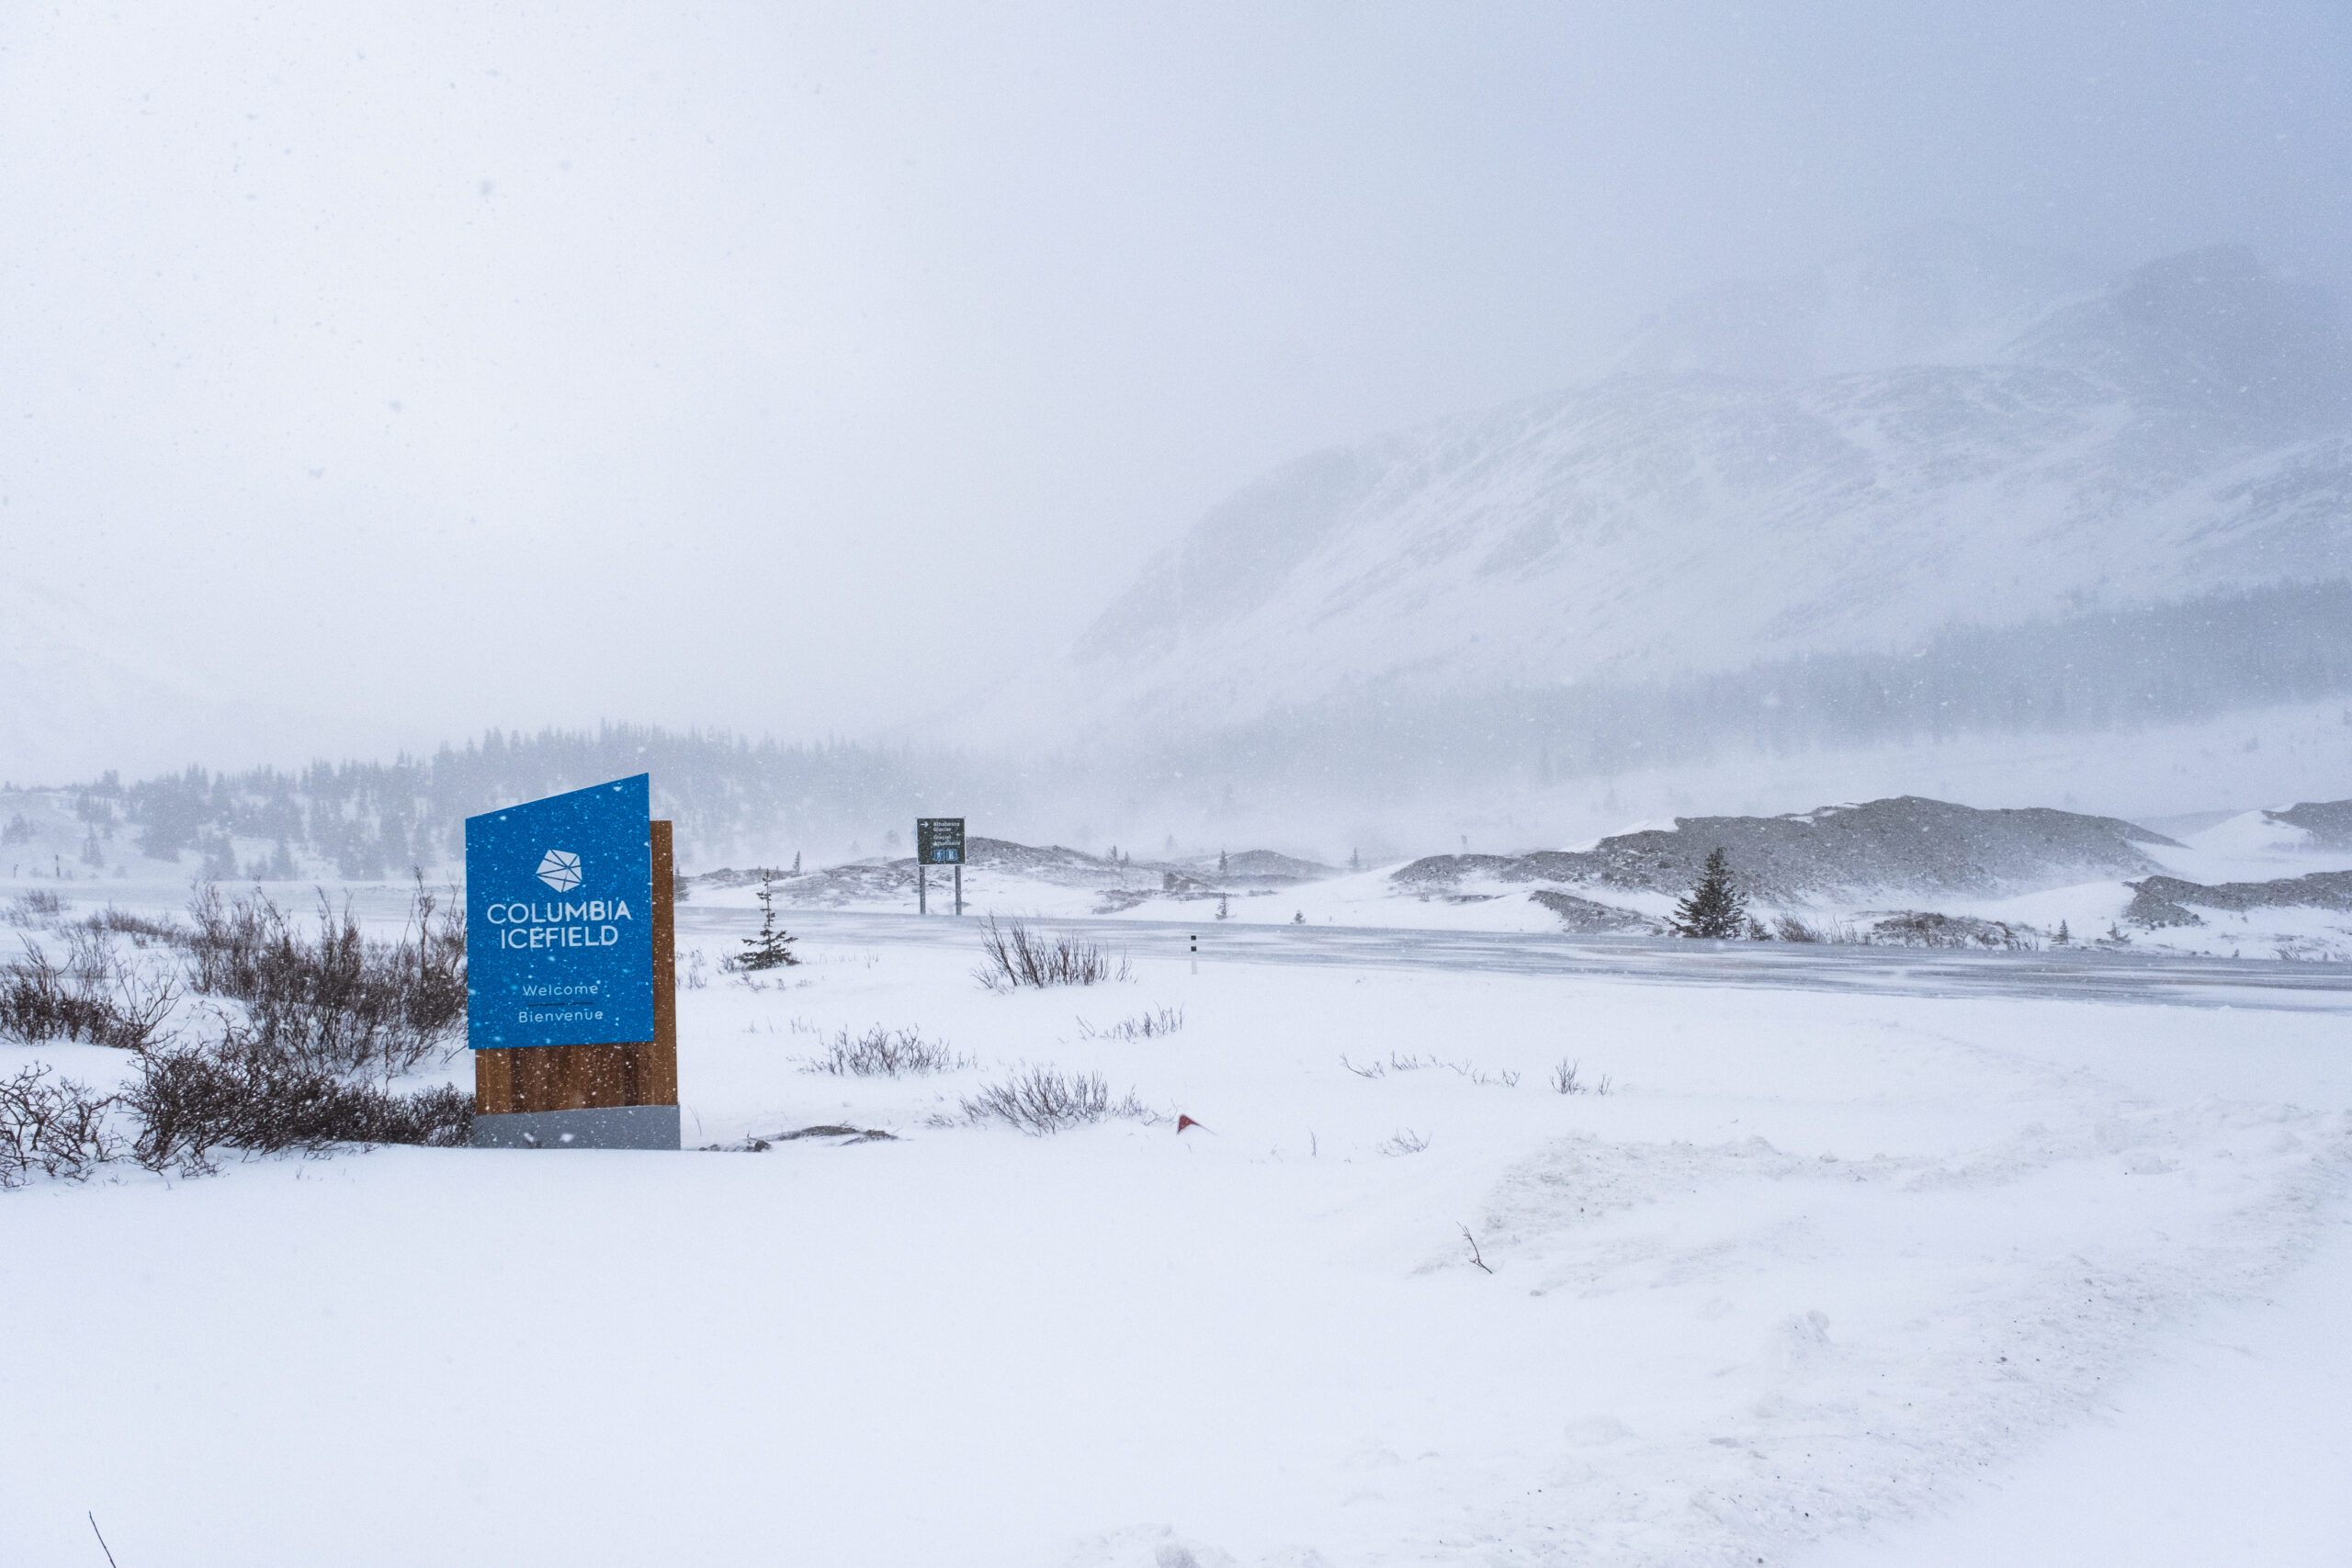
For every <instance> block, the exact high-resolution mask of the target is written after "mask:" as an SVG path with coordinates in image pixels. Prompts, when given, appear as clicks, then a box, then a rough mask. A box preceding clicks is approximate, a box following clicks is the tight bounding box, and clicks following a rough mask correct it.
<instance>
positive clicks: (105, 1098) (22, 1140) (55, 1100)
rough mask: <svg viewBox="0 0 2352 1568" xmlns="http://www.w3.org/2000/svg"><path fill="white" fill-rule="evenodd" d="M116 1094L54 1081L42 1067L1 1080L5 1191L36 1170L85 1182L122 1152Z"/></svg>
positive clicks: (0, 1159)
mask: <svg viewBox="0 0 2352 1568" xmlns="http://www.w3.org/2000/svg"><path fill="white" fill-rule="evenodd" d="M116 1104H117V1099H116V1097H115V1096H113V1095H96V1094H93V1093H91V1092H90V1090H89V1089H88V1088H87V1087H86V1086H85V1085H83V1084H78V1083H76V1082H74V1080H73V1079H72V1078H51V1077H50V1076H49V1068H48V1067H46V1066H42V1065H41V1064H40V1063H39V1062H36V1063H34V1064H33V1065H32V1066H29V1067H26V1068H23V1069H22V1070H20V1071H19V1072H18V1073H17V1076H16V1077H12V1078H6V1079H0V1188H8V1187H21V1186H23V1185H24V1184H25V1183H26V1182H27V1181H28V1180H29V1179H31V1177H32V1173H33V1172H34V1171H36V1170H39V1171H41V1172H44V1173H45V1174H47V1175H50V1176H54V1177H62V1178H63V1179H66V1180H68V1181H80V1180H83V1179H86V1178H87V1177H88V1176H89V1175H90V1174H91V1172H93V1171H95V1170H96V1168H98V1167H99V1166H101V1165H104V1164H105V1163H107V1161H108V1160H111V1159H113V1158H115V1157H116V1156H118V1155H119V1154H120V1153H121V1152H122V1145H121V1140H120V1138H119V1137H118V1136H117V1135H116V1134H115V1133H114V1131H113V1129H112V1126H111V1124H110V1123H111V1121H112V1112H113V1111H114V1109H115V1106H116Z"/></svg>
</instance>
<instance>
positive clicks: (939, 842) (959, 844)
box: [915, 817, 964, 915]
mask: <svg viewBox="0 0 2352 1568" xmlns="http://www.w3.org/2000/svg"><path fill="white" fill-rule="evenodd" d="M934 865H952V866H954V867H955V868H956V913H957V914H958V915H961V914H962V913H963V912H964V819H963V818H961V817H918V818H915V912H916V913H917V914H928V913H929V912H930V908H929V905H928V904H927V903H926V901H925V897H924V884H923V874H924V872H925V869H926V868H928V867H930V866H934Z"/></svg>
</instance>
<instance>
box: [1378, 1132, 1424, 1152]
mask: <svg viewBox="0 0 2352 1568" xmlns="http://www.w3.org/2000/svg"><path fill="white" fill-rule="evenodd" d="M1429 1146H1430V1140H1429V1135H1428V1134H1425V1133H1416V1132H1414V1131H1413V1130H1412V1129H1411V1128H1410V1127H1400V1128H1398V1129H1397V1135H1396V1136H1395V1137H1393V1138H1391V1139H1389V1140H1388V1141H1387V1142H1386V1143H1385V1144H1382V1145H1379V1148H1380V1152H1381V1153H1382V1154H1385V1155H1417V1154H1419V1153H1420V1152H1421V1151H1422V1150H1423V1149H1425V1148H1428V1147H1429Z"/></svg>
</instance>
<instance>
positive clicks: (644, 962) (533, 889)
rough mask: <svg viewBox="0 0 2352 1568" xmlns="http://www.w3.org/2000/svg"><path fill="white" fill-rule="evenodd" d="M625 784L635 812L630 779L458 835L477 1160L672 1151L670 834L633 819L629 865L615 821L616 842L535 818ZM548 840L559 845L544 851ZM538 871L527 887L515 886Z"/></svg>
mask: <svg viewBox="0 0 2352 1568" xmlns="http://www.w3.org/2000/svg"><path fill="white" fill-rule="evenodd" d="M628 785H636V786H637V788H636V790H635V797H636V798H637V799H638V800H640V801H641V800H642V799H644V798H645V794H644V780H643V775H639V778H638V779H635V780H625V781H621V783H620V784H617V785H603V786H599V789H598V790H597V791H589V790H582V791H579V792H576V795H559V796H556V797H554V798H553V799H552V800H549V801H539V802H533V803H531V804H530V805H527V806H523V807H514V808H512V810H511V811H509V812H504V813H492V814H490V815H489V816H488V817H485V818H472V819H469V821H468V823H467V824H466V827H467V906H468V908H467V923H468V940H467V951H468V965H467V968H468V976H469V981H468V996H467V1024H468V1034H469V1039H470V1042H471V1043H472V1044H473V1046H474V1107H475V1114H474V1129H473V1135H472V1139H471V1141H472V1143H473V1144H474V1145H475V1146H477V1147H481V1148H575V1149H591V1148H604V1149H611V1148H631V1149H674V1148H677V1147H678V1146H679V1125H678V997H677V938H676V931H675V923H674V921H675V916H674V905H675V897H674V888H675V882H674V874H675V862H674V858H673V852H672V840H671V825H670V824H669V823H667V822H656V821H652V820H650V819H648V818H637V819H636V820H637V821H638V822H639V823H640V824H641V829H642V833H641V838H639V840H638V841H639V842H640V843H641V844H642V849H641V850H639V851H637V852H631V848H630V845H629V843H628V839H629V838H630V837H631V836H632V835H631V834H630V833H629V832H628V828H627V821H628V819H627V818H626V817H625V816H624V817H623V818H620V819H619V831H618V837H615V836H614V833H613V824H609V823H600V822H597V821H595V820H594V819H593V818H590V817H588V816H587V815H585V814H584V809H583V811H576V812H573V813H571V814H570V815H569V816H567V815H566V814H564V813H562V812H551V813H549V814H548V821H547V822H546V823H544V824H543V823H541V822H539V821H537V820H536V819H535V818H534V817H533V813H534V811H535V808H537V807H558V806H561V805H565V804H569V803H571V802H573V801H575V800H576V799H577V798H578V797H579V796H594V795H597V794H599V793H600V792H601V791H603V790H617V789H624V788H625V786H628ZM612 804H613V803H610V802H605V801H597V800H590V801H589V802H587V803H586V805H587V807H595V808H604V807H610V806H611V805H612ZM477 823H481V824H485V826H484V828H483V829H482V830H481V833H480V835H479V838H480V840H481V856H480V858H481V862H482V863H481V865H479V866H477V864H476V860H477V853H476V852H477V838H478V835H477V832H476V824H477ZM600 831H601V832H603V833H604V834H605V840H611V841H604V840H600V839H599V836H598V835H599V833H600ZM550 835H559V836H560V838H561V840H562V841H561V842H560V843H558V842H552V841H551V842H548V843H547V844H545V845H542V844H541V842H540V840H542V839H547V838H548V837H549V836H550ZM566 846H571V847H566ZM639 854H642V856H643V859H642V860H639V859H638V855H639ZM534 865H536V867H537V869H536V870H530V871H529V879H527V880H526V878H525V877H523V876H518V875H517V874H516V873H515V868H516V867H518V866H520V867H524V868H526V870H529V868H531V867H533V866H534ZM639 865H641V866H643V867H644V873H645V874H642V875H640V874H639V873H638V872H637V870H636V867H637V866H639ZM532 880H535V881H536V882H537V884H539V885H540V886H530V885H529V882H530V881H532ZM517 887H520V888H521V889H522V892H523V894H524V896H523V897H515V896H514V894H515V889H516V888H517ZM633 893H634V894H635V896H636V897H638V899H639V904H638V906H637V908H631V907H630V903H629V899H630V897H631V895H632V894H633ZM550 895H553V896H552V897H550ZM639 910H642V912H643V913H642V917H641V919H640V916H639ZM616 1036H617V1037H616Z"/></svg>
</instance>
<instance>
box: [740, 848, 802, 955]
mask: <svg viewBox="0 0 2352 1568" xmlns="http://www.w3.org/2000/svg"><path fill="white" fill-rule="evenodd" d="M792 940H793V939H792V938H791V937H790V936H788V935H787V934H786V933H785V932H783V931H778V930H777V929H776V924H775V876H774V875H773V874H770V873H768V872H764V871H763V872H762V873H761V874H760V934H759V935H757V936H747V937H745V938H744V939H743V946H744V947H745V949H746V950H747V951H746V952H745V953H743V955H742V956H741V957H740V958H738V959H736V960H735V967H736V968H738V969H781V968H783V967H784V966H785V965H786V964H797V963H799V962H800V958H799V955H798V954H797V953H794V952H793V951H792Z"/></svg>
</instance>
